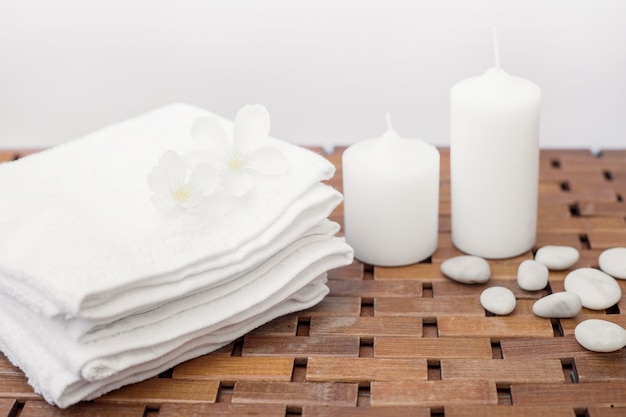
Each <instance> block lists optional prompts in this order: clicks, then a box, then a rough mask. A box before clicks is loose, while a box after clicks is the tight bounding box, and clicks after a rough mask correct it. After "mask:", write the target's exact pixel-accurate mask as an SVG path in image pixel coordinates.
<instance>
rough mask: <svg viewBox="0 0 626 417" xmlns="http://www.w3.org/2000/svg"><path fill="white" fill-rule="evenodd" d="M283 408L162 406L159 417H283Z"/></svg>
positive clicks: (272, 406) (195, 405)
mask: <svg viewBox="0 0 626 417" xmlns="http://www.w3.org/2000/svg"><path fill="white" fill-rule="evenodd" d="M285 412H286V410H285V406H284V405H282V404H230V403H215V404H210V403H203V404H172V403H168V404H163V405H162V406H161V408H160V409H159V414H158V415H159V417H183V416H184V417H209V416H211V417H213V416H215V417H219V416H224V417H226V416H241V417H252V416H267V417H284V416H285Z"/></svg>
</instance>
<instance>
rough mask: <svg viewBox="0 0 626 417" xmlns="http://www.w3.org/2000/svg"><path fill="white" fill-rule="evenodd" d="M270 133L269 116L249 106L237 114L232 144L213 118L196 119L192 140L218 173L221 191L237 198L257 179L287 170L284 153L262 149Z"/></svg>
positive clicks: (261, 108) (273, 149) (252, 185)
mask: <svg viewBox="0 0 626 417" xmlns="http://www.w3.org/2000/svg"><path fill="white" fill-rule="evenodd" d="M269 131H270V116H269V113H268V112H267V110H266V109H265V107H263V106H261V105H252V106H245V107H243V108H242V109H241V110H239V112H238V113H237V117H236V118H235V123H234V125H233V139H232V141H231V139H230V138H229V136H228V134H227V133H226V131H225V130H224V128H223V127H222V123H221V122H220V121H219V120H218V119H216V118H214V117H198V118H196V120H194V122H193V124H192V126H191V137H192V138H193V139H194V140H195V141H196V142H198V143H199V144H201V145H202V146H203V147H204V152H202V154H203V155H205V156H206V158H208V159H209V160H210V161H211V163H212V164H213V165H214V166H215V168H216V169H217V170H218V173H219V177H220V179H221V182H222V185H223V186H224V189H225V190H226V191H227V192H229V193H230V194H232V195H235V196H240V195H243V194H245V193H247V192H248V191H250V190H251V189H252V188H253V187H254V185H255V182H256V179H255V177H256V176H257V175H259V174H261V175H278V174H282V173H284V172H285V171H286V170H287V159H286V158H285V156H284V155H283V153H282V152H281V151H280V150H278V149H276V148H274V147H271V146H263V142H264V141H265V139H266V138H267V135H268V134H269Z"/></svg>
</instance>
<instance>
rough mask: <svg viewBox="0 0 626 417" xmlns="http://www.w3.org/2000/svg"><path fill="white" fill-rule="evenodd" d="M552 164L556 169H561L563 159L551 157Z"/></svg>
mask: <svg viewBox="0 0 626 417" xmlns="http://www.w3.org/2000/svg"><path fill="white" fill-rule="evenodd" d="M550 166H551V167H552V168H554V169H561V161H559V160H558V159H550Z"/></svg>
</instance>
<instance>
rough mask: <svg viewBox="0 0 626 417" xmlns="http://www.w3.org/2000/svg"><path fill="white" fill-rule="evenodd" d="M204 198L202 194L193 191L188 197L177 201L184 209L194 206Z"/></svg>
mask: <svg viewBox="0 0 626 417" xmlns="http://www.w3.org/2000/svg"><path fill="white" fill-rule="evenodd" d="M203 199H204V195H202V194H200V193H194V194H192V195H191V196H190V197H189V198H187V199H186V200H184V201H181V202H180V203H178V205H179V206H180V207H182V208H185V209H190V208H193V207H196V206H197V205H198V204H200V202H201V201H202V200H203Z"/></svg>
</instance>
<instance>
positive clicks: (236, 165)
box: [226, 148, 248, 170]
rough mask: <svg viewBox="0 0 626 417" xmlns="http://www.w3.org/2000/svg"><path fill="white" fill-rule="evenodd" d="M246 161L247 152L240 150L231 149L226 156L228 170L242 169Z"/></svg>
mask: <svg viewBox="0 0 626 417" xmlns="http://www.w3.org/2000/svg"><path fill="white" fill-rule="evenodd" d="M246 159H248V152H246V151H245V150H243V149H241V148H233V149H232V150H231V151H230V155H228V163H227V164H226V165H227V166H228V168H230V169H236V170H239V169H242V168H243V167H244V166H245V164H246Z"/></svg>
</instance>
